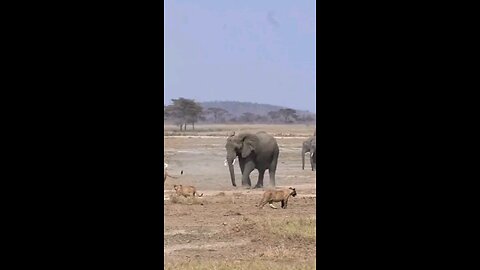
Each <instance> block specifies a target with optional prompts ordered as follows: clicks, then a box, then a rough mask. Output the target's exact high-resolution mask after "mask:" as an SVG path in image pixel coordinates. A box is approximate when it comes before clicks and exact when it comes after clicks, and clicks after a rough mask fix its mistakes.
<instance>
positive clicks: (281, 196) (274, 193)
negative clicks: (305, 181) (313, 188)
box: [257, 187, 297, 209]
mask: <svg viewBox="0 0 480 270" xmlns="http://www.w3.org/2000/svg"><path fill="white" fill-rule="evenodd" d="M290 196H293V197H295V196H297V191H295V188H292V187H289V188H288V189H277V190H267V191H265V193H263V197H262V200H261V201H260V203H259V204H258V205H257V206H258V207H259V208H263V206H265V204H267V203H268V204H269V205H270V207H271V208H273V209H277V207H275V206H274V205H272V203H273V202H282V208H283V209H286V208H287V203H288V198H290Z"/></svg>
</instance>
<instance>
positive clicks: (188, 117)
mask: <svg viewBox="0 0 480 270" xmlns="http://www.w3.org/2000/svg"><path fill="white" fill-rule="evenodd" d="M265 108H268V110H265ZM232 111H233V112H232ZM164 121H165V122H166V123H170V124H175V125H177V126H179V127H180V130H186V128H187V125H189V126H191V127H192V129H193V130H194V129H195V124H196V123H210V124H211V123H219V124H220V123H222V124H228V123H236V124H248V123H252V124H253V123H258V124H298V123H305V124H309V123H313V122H315V114H312V113H309V112H304V111H297V110H294V109H290V108H283V107H278V106H273V105H266V104H256V103H249V102H205V103H198V102H195V101H194V100H193V99H186V98H178V99H172V104H171V105H168V106H165V105H164Z"/></svg>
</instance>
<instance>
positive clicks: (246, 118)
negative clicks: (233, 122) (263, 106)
mask: <svg viewBox="0 0 480 270" xmlns="http://www.w3.org/2000/svg"><path fill="white" fill-rule="evenodd" d="M256 118H257V115H256V114H254V113H251V112H246V113H243V114H242V115H241V116H240V121H242V122H247V123H252V122H253V121H255V119H256Z"/></svg>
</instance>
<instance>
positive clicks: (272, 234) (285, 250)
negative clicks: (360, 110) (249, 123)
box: [164, 126, 316, 269]
mask: <svg viewBox="0 0 480 270" xmlns="http://www.w3.org/2000/svg"><path fill="white" fill-rule="evenodd" d="M255 128H256V129H261V127H255ZM268 128H269V129H272V127H271V126H270V127H268ZM284 129H285V130H284ZM286 129H288V126H279V127H278V130H277V131H278V134H280V133H289V134H292V135H291V136H290V137H276V138H277V141H278V143H279V146H280V156H279V164H278V168H277V174H276V182H277V186H278V187H289V186H291V187H295V188H296V190H297V193H298V196H296V197H294V198H290V200H289V204H288V208H287V209H281V208H280V205H279V203H277V204H276V205H277V207H278V209H272V208H270V207H268V205H267V206H265V207H264V208H263V209H258V208H257V207H255V205H256V204H258V202H259V201H260V199H261V196H262V194H263V191H264V189H251V190H247V189H244V188H242V187H233V186H232V184H231V181H230V177H229V173H228V168H227V167H225V166H224V160H225V156H226V151H225V141H226V138H225V136H203V135H202V134H201V133H200V134H196V135H193V136H166V137H164V142H165V155H166V156H167V163H168V164H169V167H168V171H169V173H170V174H171V175H174V176H178V179H172V178H167V181H166V182H165V185H164V189H165V190H164V197H165V201H164V211H165V214H164V235H165V238H164V239H165V240H164V258H165V265H164V266H165V269H173V268H175V269H204V268H205V269H209V268H210V269H213V266H212V265H214V264H215V263H223V264H225V263H227V262H231V263H232V264H235V263H237V264H238V267H236V268H235V267H233V266H232V265H227V267H226V269H228V268H230V269H244V268H242V267H240V265H242V262H245V263H247V262H248V263H249V265H248V267H245V269H255V268H256V269H264V268H262V267H260V265H262V263H263V262H265V263H267V262H268V263H269V265H268V266H266V268H265V269H268V268H270V267H277V269H314V268H315V262H314V260H315V250H316V248H315V239H314V237H312V234H308V235H302V232H301V230H307V229H308V228H310V227H305V228H307V229H302V228H301V226H313V230H315V225H314V224H313V225H311V224H309V223H308V220H314V219H315V210H316V197H315V193H316V183H315V176H316V172H315V171H311V169H310V164H309V162H308V156H306V157H305V159H306V160H305V163H306V164H305V170H302V168H301V145H302V142H303V141H304V140H306V138H307V136H308V133H309V132H310V129H311V133H310V134H313V130H314V127H307V128H305V129H302V130H301V134H295V131H293V132H292V131H291V130H286ZM172 135H173V134H172ZM182 170H183V175H180V172H181V171H182ZM235 175H236V181H237V185H238V186H240V184H241V175H240V169H239V167H238V162H236V164H235ZM257 177H258V172H257V171H254V172H253V173H252V174H251V176H250V178H251V179H252V185H254V184H255V183H256V182H257ZM268 179H269V178H268V171H267V172H266V174H265V181H264V183H265V185H267V186H266V187H265V189H267V188H269V187H268V182H269V181H268ZM174 184H184V185H193V186H195V187H196V188H197V190H198V191H199V193H203V196H202V197H200V198H195V199H191V198H188V199H185V198H178V197H176V196H174V195H173V193H174V191H173V185H174ZM289 222H290V223H289ZM297 223H298V224H299V225H298V226H300V227H295V226H296V225H295V226H292V224H297ZM283 228H285V229H283ZM297 229H299V230H300V232H298V231H296V230H297ZM314 235H315V231H313V236H314ZM253 262H255V263H256V262H258V263H256V264H254V263H253ZM192 264H193V265H198V267H194V266H192ZM202 265H203V267H204V268H202ZM255 265H259V266H258V267H256V266H255ZM264 267H265V266H264ZM219 269H220V268H219ZM222 269H223V268H222Z"/></svg>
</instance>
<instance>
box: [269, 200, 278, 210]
mask: <svg viewBox="0 0 480 270" xmlns="http://www.w3.org/2000/svg"><path fill="white" fill-rule="evenodd" d="M272 203H273V201H269V202H268V205H270V207H271V208H272V209H277V207H276V206H275V205H273V204H272Z"/></svg>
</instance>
